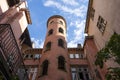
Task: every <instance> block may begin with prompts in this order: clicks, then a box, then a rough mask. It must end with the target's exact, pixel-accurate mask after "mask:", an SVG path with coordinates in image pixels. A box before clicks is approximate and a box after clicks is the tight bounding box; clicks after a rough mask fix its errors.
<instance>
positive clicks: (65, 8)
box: [44, 0, 86, 17]
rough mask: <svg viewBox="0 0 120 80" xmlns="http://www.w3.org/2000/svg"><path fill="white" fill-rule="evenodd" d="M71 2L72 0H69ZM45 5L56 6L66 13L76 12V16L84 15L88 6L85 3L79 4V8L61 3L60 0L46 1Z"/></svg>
mask: <svg viewBox="0 0 120 80" xmlns="http://www.w3.org/2000/svg"><path fill="white" fill-rule="evenodd" d="M66 1H67V0H66ZM73 1H74V0H73ZM69 2H71V1H69ZM44 6H46V7H55V8H57V9H59V10H61V11H63V12H65V13H69V14H74V15H75V16H79V17H83V16H84V12H85V11H86V6H84V5H82V6H78V8H72V7H70V6H66V5H64V4H61V3H60V2H56V1H50V0H48V1H46V2H45V3H44Z"/></svg>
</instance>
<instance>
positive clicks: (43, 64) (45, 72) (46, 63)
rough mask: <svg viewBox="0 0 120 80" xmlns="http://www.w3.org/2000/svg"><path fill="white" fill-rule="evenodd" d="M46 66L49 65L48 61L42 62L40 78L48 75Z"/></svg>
mask: <svg viewBox="0 0 120 80" xmlns="http://www.w3.org/2000/svg"><path fill="white" fill-rule="evenodd" d="M48 65H49V61H48V60H44V61H43V62H42V73H41V76H44V75H47V74H48Z"/></svg>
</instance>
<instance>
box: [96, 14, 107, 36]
mask: <svg viewBox="0 0 120 80" xmlns="http://www.w3.org/2000/svg"><path fill="white" fill-rule="evenodd" d="M106 25H107V21H105V20H104V19H103V18H102V17H101V16H99V17H98V21H97V27H98V29H99V31H100V32H101V33H102V34H104V31H105V28H106Z"/></svg>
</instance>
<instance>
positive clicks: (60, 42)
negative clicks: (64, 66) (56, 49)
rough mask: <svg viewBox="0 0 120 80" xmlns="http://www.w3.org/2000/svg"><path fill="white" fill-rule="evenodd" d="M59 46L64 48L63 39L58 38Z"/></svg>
mask: <svg viewBox="0 0 120 80" xmlns="http://www.w3.org/2000/svg"><path fill="white" fill-rule="evenodd" d="M58 46H60V47H62V48H64V41H63V40H62V39H58Z"/></svg>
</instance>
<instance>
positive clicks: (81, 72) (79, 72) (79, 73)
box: [71, 66, 91, 80]
mask: <svg viewBox="0 0 120 80" xmlns="http://www.w3.org/2000/svg"><path fill="white" fill-rule="evenodd" d="M71 71H72V80H91V78H90V74H89V71H88V70H87V68H84V67H81V66H75V67H71Z"/></svg>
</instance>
